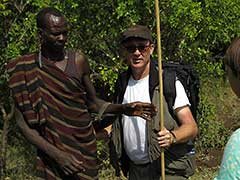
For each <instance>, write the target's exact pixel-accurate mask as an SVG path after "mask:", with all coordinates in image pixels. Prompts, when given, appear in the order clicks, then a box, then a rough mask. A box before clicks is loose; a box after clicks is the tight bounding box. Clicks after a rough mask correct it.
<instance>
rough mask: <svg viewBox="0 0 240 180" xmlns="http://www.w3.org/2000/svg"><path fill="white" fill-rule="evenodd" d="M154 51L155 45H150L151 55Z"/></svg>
mask: <svg viewBox="0 0 240 180" xmlns="http://www.w3.org/2000/svg"><path fill="white" fill-rule="evenodd" d="M153 51H154V44H151V45H150V54H152V53H153Z"/></svg>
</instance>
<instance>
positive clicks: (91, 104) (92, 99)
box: [77, 58, 156, 120]
mask: <svg viewBox="0 0 240 180" xmlns="http://www.w3.org/2000/svg"><path fill="white" fill-rule="evenodd" d="M77 62H78V63H77V65H79V66H81V68H79V69H81V70H80V71H81V72H82V82H83V84H84V86H85V89H86V92H87V102H88V108H89V111H92V112H99V110H100V109H101V108H102V106H103V104H105V103H107V102H106V101H104V100H102V99H100V98H98V97H97V95H96V90H95V88H94V86H93V84H92V82H91V79H90V76H89V75H90V67H89V63H88V61H87V59H83V58H81V60H79V61H77ZM104 113H113V114H126V115H129V116H140V117H142V118H144V119H146V120H150V119H151V117H152V116H154V115H155V114H156V108H155V107H154V105H152V104H150V103H142V102H133V103H127V104H112V103H109V104H108V105H107V107H106V109H105V111H104Z"/></svg>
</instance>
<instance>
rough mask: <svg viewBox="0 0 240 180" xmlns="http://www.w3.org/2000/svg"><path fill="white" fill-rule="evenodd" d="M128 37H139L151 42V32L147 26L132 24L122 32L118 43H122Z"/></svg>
mask: <svg viewBox="0 0 240 180" xmlns="http://www.w3.org/2000/svg"><path fill="white" fill-rule="evenodd" d="M130 38H141V39H146V40H149V41H150V42H153V38H152V33H151V31H150V29H149V28H148V27H147V26H143V25H133V26H131V27H129V28H127V29H126V30H125V31H123V32H122V34H121V37H120V44H123V43H124V42H126V41H127V40H129V39H130Z"/></svg>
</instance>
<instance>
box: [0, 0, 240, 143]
mask: <svg viewBox="0 0 240 180" xmlns="http://www.w3.org/2000/svg"><path fill="white" fill-rule="evenodd" d="M46 6H54V7H57V8H58V9H60V10H61V11H62V12H64V14H65V15H66V17H67V19H68V20H69V29H70V30H71V31H70V33H69V42H68V44H67V46H68V47H69V48H74V49H80V50H81V51H83V52H84V53H85V54H86V55H87V56H88V58H89V62H90V65H91V67H92V76H91V77H92V79H93V81H94V84H95V86H96V87H97V91H99V92H100V95H102V92H103V91H104V94H106V96H107V97H109V96H111V95H112V93H113V91H114V83H115V81H116V78H117V74H118V73H119V72H121V71H122V70H123V69H124V68H126V66H125V65H124V64H123V62H122V60H121V58H120V55H119V54H120V50H119V47H118V46H119V44H118V38H119V33H120V32H121V31H122V30H124V29H125V28H126V27H128V26H129V25H131V24H134V23H138V24H144V25H147V26H149V27H150V28H151V29H152V31H153V36H154V37H155V38H156V36H157V35H156V20H155V5H154V3H153V1H150V0H127V1H126V0H115V1H112V0H88V1H86V0H65V1H60V0H54V1H50V0H43V1H39V0H21V1H13V0H3V1H1V2H0V19H1V21H0V101H1V102H2V103H4V104H5V106H6V105H7V104H8V103H7V102H8V100H9V99H8V97H9V94H8V88H7V80H8V75H7V74H6V72H5V67H4V66H5V64H6V63H7V62H8V61H9V60H10V59H12V58H14V57H16V56H20V55H23V54H27V53H30V52H36V51H38V50H39V45H38V37H37V29H36V22H35V17H36V14H37V12H39V10H40V9H41V8H42V7H46ZM239 9H240V2H239V0H205V1H196V0H184V1H179V0H171V1H169V0H162V1H160V16H161V39H162V50H163V58H164V59H167V60H185V61H187V62H189V63H192V64H193V65H194V66H195V67H196V69H197V70H198V72H199V73H200V74H201V81H202V87H201V92H202V93H201V105H200V113H199V120H198V122H199V128H200V136H199V137H200V138H199V139H198V141H199V146H201V148H209V147H220V146H223V145H224V143H225V141H226V137H227V135H228V132H227V131H226V129H225V127H224V124H223V123H222V121H221V118H219V116H218V115H217V113H218V109H219V107H218V106H217V104H219V103H218V102H217V101H213V100H212V99H211V96H212V95H211V94H209V92H213V91H212V90H209V89H207V87H208V85H209V84H207V85H204V84H205V83H207V82H206V81H207V80H206V79H207V78H211V77H212V76H217V77H218V79H217V80H219V79H220V78H221V77H222V76H223V75H224V69H223V64H222V59H223V55H224V53H225V50H226V48H227V46H228V45H229V43H230V41H231V40H232V39H233V38H234V37H235V36H239V35H240V18H239V17H240V11H239ZM154 56H155V57H156V56H157V55H156V53H155V54H154ZM217 80H216V81H217ZM215 88H219V86H218V87H215ZM102 90H103V91H102ZM205 92H207V93H205ZM218 93H219V94H222V92H218ZM6 107H7V108H8V107H9V106H8V105H7V106H6ZM223 111H224V110H223ZM10 135H11V136H14V135H13V134H11V133H10ZM13 148H14V147H13Z"/></svg>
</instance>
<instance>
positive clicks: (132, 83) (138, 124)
mask: <svg viewBox="0 0 240 180" xmlns="http://www.w3.org/2000/svg"><path fill="white" fill-rule="evenodd" d="M134 101H141V102H148V103H150V102H151V100H150V96H149V76H146V77H145V78H143V79H140V80H134V79H133V78H132V77H131V78H130V79H129V81H128V85H127V88H126V91H125V94H124V98H123V102H122V103H123V104H124V103H131V102H134ZM186 105H189V106H190V103H189V100H188V97H187V95H186V92H185V90H184V87H183V85H182V83H181V82H180V81H179V80H177V81H176V99H175V103H174V106H173V108H174V109H177V108H179V107H183V106H186ZM122 124H123V139H124V149H125V151H126V153H127V155H128V156H129V158H130V159H131V160H132V161H133V162H135V163H136V164H144V163H147V162H149V156H148V152H147V140H146V137H147V134H146V132H147V126H146V120H144V119H143V118H141V117H137V116H126V115H123V116H122Z"/></svg>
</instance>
